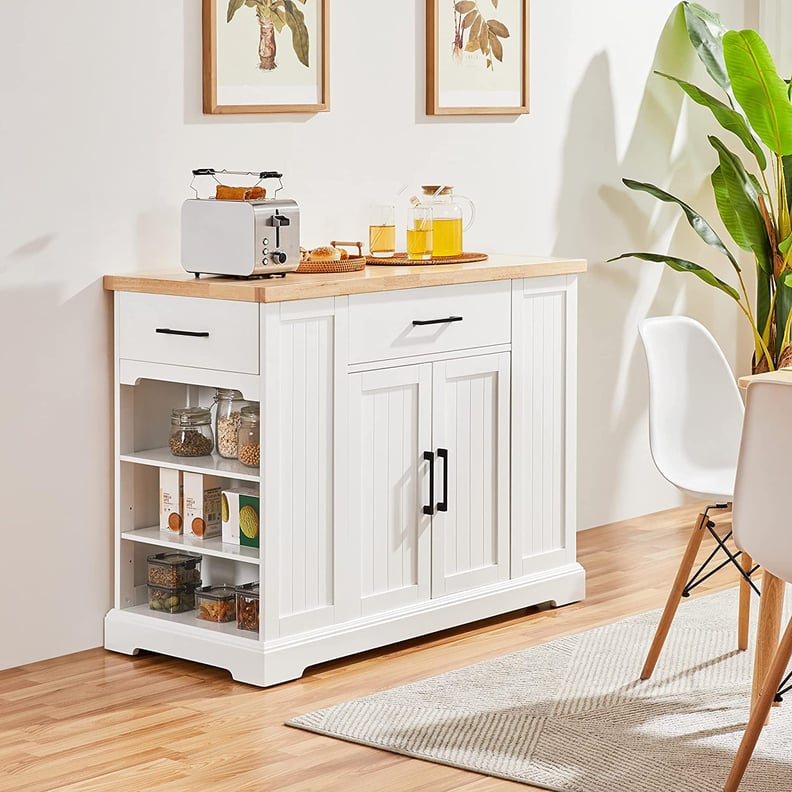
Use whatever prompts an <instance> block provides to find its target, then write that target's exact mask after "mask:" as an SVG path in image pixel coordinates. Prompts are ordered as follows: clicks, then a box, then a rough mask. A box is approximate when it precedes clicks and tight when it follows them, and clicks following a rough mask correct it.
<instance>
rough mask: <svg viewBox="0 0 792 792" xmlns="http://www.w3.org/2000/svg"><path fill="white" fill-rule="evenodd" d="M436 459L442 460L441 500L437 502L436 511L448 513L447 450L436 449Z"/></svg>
mask: <svg viewBox="0 0 792 792" xmlns="http://www.w3.org/2000/svg"><path fill="white" fill-rule="evenodd" d="M437 457H438V459H442V460H443V500H441V501H438V502H437V511H439V512H440V511H443V512H447V511H448V449H447V448H438V449H437Z"/></svg>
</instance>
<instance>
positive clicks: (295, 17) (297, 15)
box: [283, 0, 309, 66]
mask: <svg viewBox="0 0 792 792" xmlns="http://www.w3.org/2000/svg"><path fill="white" fill-rule="evenodd" d="M283 8H284V11H285V13H286V24H287V25H288V26H289V29H290V30H291V33H292V46H293V47H294V53H295V55H297V60H299V61H300V63H302V65H303V66H307V65H308V47H309V42H308V28H307V27H306V26H305V14H303V12H302V11H300V9H299V8H297V6H296V5H294V3H293V2H292V0H283Z"/></svg>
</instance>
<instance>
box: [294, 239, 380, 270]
mask: <svg viewBox="0 0 792 792" xmlns="http://www.w3.org/2000/svg"><path fill="white" fill-rule="evenodd" d="M330 245H331V246H332V247H334V248H340V247H357V256H352V255H350V256H349V258H345V259H341V260H340V261H310V260H307V261H301V262H300V266H299V267H297V269H296V270H295V272H358V271H359V270H362V269H365V268H366V257H365V256H364V255H363V243H362V242H336V241H335V240H333V241H332V242H331V243H330Z"/></svg>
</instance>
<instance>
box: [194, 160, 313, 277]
mask: <svg viewBox="0 0 792 792" xmlns="http://www.w3.org/2000/svg"><path fill="white" fill-rule="evenodd" d="M221 172H223V173H224V172H230V171H214V170H211V169H203V170H201V171H193V174H200V175H204V174H207V173H209V174H211V175H214V174H215V173H221ZM257 175H258V174H257ZM264 175H265V174H261V176H262V177H264ZM267 175H270V174H267ZM273 175H277V176H278V177H279V176H280V174H273ZM197 195H198V192H197V190H196V196H197ZM181 263H182V267H184V269H185V270H187V272H193V273H195V274H196V275H201V274H206V275H229V276H236V277H241V278H255V277H268V276H271V275H281V276H282V275H285V274H286V273H287V272H292V271H293V270H296V269H297V267H298V266H299V264H300V210H299V207H298V206H297V202H296V201H293V200H291V199H290V198H272V199H266V198H265V199H261V200H255V201H244V200H242V201H228V200H218V199H215V198H199V197H196V198H191V199H188V200H186V201H185V202H184V204H183V205H182V212H181Z"/></svg>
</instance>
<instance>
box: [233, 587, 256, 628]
mask: <svg viewBox="0 0 792 792" xmlns="http://www.w3.org/2000/svg"><path fill="white" fill-rule="evenodd" d="M236 620H237V629H239V630H252V631H254V632H258V628H259V584H258V583H246V584H245V585H244V586H237V587H236Z"/></svg>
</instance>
